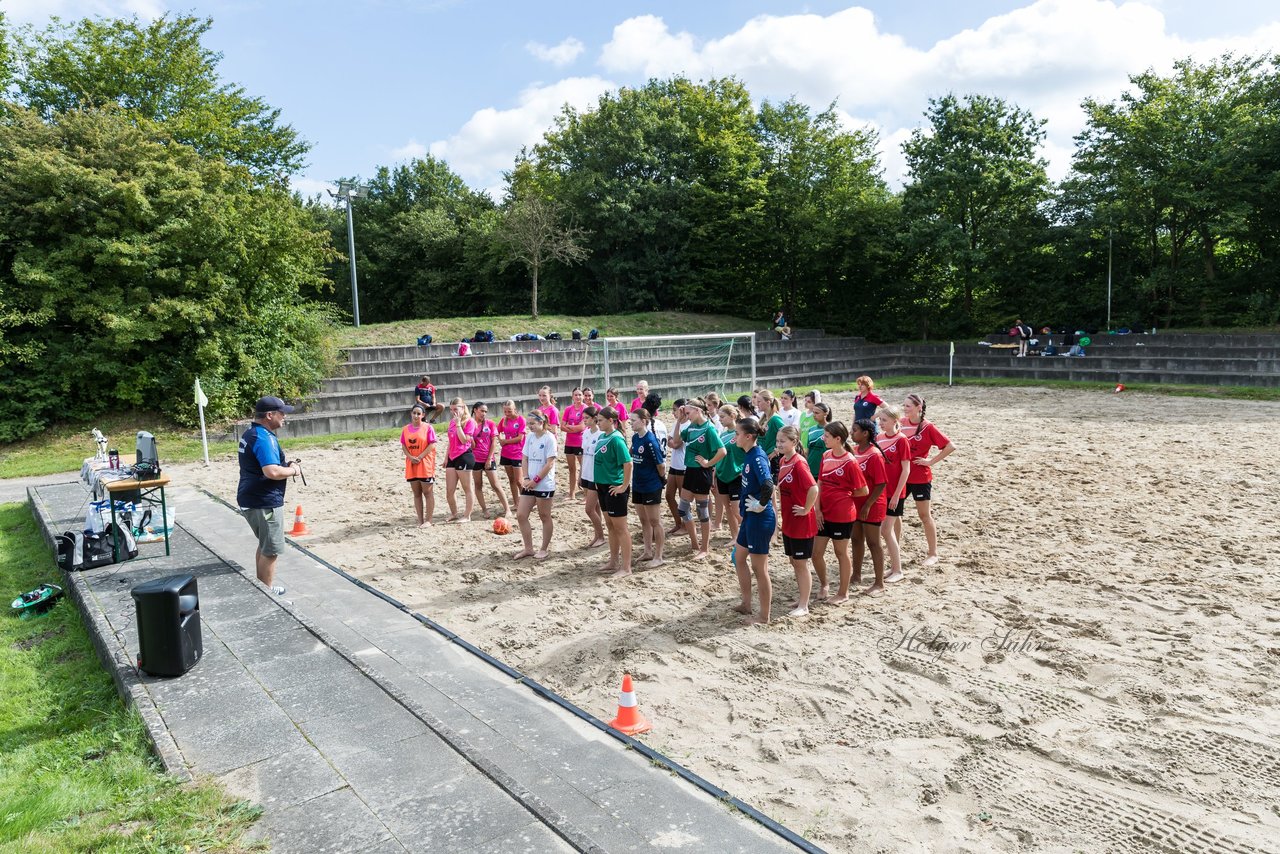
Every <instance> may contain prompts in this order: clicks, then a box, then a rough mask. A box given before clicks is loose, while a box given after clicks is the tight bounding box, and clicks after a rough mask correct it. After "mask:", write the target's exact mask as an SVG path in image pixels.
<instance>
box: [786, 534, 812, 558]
mask: <svg viewBox="0 0 1280 854" xmlns="http://www.w3.org/2000/svg"><path fill="white" fill-rule="evenodd" d="M782 553H783V554H784V555H786V556H787V557H789V558H795V559H796V560H805V559H806V558H811V557H813V537H788V536H787V535H786V534H783V535H782Z"/></svg>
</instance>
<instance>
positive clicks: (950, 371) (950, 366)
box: [947, 341, 956, 385]
mask: <svg viewBox="0 0 1280 854" xmlns="http://www.w3.org/2000/svg"><path fill="white" fill-rule="evenodd" d="M955 375H956V342H954V341H952V342H951V358H950V359H949V360H948V361H947V385H955Z"/></svg>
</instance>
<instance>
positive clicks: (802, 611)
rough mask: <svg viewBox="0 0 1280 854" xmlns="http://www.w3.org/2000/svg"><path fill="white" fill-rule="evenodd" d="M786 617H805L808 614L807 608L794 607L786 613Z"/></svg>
mask: <svg viewBox="0 0 1280 854" xmlns="http://www.w3.org/2000/svg"><path fill="white" fill-rule="evenodd" d="M787 616H788V617H807V616H809V609H808V608H796V609H795V610H793V611H791V612H789V613H788V614H787Z"/></svg>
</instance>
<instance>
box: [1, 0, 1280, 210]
mask: <svg viewBox="0 0 1280 854" xmlns="http://www.w3.org/2000/svg"><path fill="white" fill-rule="evenodd" d="M0 9H4V10H5V12H6V14H7V15H8V16H9V19H10V22H11V23H34V24H37V25H42V24H43V23H45V22H47V20H48V17H49V15H51V14H57V15H59V16H61V17H62V18H64V19H73V18H78V17H81V16H84V15H129V14H138V15H139V16H141V17H152V16H155V15H159V14H162V13H164V12H165V11H166V10H173V11H190V12H193V13H195V14H199V15H205V16H209V17H212V18H213V20H214V27H213V30H212V32H211V34H210V36H209V45H210V46H211V47H213V48H214V49H216V50H219V51H221V52H222V53H223V54H224V59H223V63H222V66H221V70H222V73H223V75H224V77H225V78H226V79H228V80H232V81H235V82H238V83H240V84H242V85H244V86H245V88H246V89H247V90H248V91H249V92H250V93H252V94H255V95H259V96H261V97H263V98H265V99H266V100H267V101H268V102H269V103H271V104H272V105H274V106H276V107H279V108H280V109H281V110H282V111H283V118H284V120H285V121H287V122H289V123H291V124H293V125H294V126H295V127H296V128H297V129H298V130H299V131H300V132H301V133H302V135H303V136H304V137H305V138H306V139H308V140H309V141H310V142H311V143H312V144H313V146H314V148H313V150H312V153H311V157H310V161H311V165H310V166H309V167H308V168H307V169H306V170H305V171H304V173H303V174H302V175H299V176H297V177H296V178H295V180H294V185H295V186H296V187H297V188H299V189H301V190H303V191H304V192H317V191H319V190H320V189H321V188H322V187H323V186H324V185H325V183H326V182H331V181H333V180H334V179H336V178H338V177H341V176H346V175H369V174H370V173H372V171H373V170H374V169H375V168H377V166H379V165H389V164H392V163H395V162H398V161H403V160H405V159H407V158H409V157H412V156H420V155H422V154H424V153H427V152H431V153H433V154H436V155H437V156H441V157H443V158H444V159H446V160H447V161H448V162H449V163H450V165H451V166H452V167H453V168H454V169H455V170H456V171H457V172H459V174H461V175H462V177H463V178H464V179H466V180H467V181H468V183H470V184H471V185H472V186H474V187H476V188H477V189H490V190H491V191H496V190H497V189H498V188H499V187H500V185H501V177H500V175H501V171H502V170H503V169H504V168H507V167H509V165H510V163H511V161H512V158H513V157H514V155H515V153H516V152H517V151H518V150H519V147H520V145H522V144H530V143H532V142H534V141H536V140H537V139H538V137H539V136H540V134H541V133H542V132H543V131H544V130H545V129H546V128H547V127H548V126H549V125H550V122H551V119H552V117H553V116H554V115H555V114H556V113H557V112H558V110H559V108H560V106H561V105H562V104H564V103H566V102H568V103H572V104H573V105H574V106H576V107H578V108H583V107H588V106H590V105H591V104H592V103H594V102H595V100H596V99H597V98H598V97H599V95H600V94H601V93H603V92H605V91H608V90H610V89H613V88H616V87H617V86H619V85H634V84H637V83H642V82H643V81H644V80H646V79H647V78H648V77H650V76H667V75H670V74H674V73H686V74H689V75H690V76H692V77H695V78H699V77H707V76H712V75H716V76H723V75H729V74H733V75H736V76H738V77H739V78H740V79H742V80H743V81H744V82H745V83H746V85H747V86H748V88H749V89H750V90H751V92H752V93H753V94H754V95H755V96H756V97H757V98H770V99H782V98H786V97H788V96H791V95H795V96H796V97H798V98H799V99H800V100H802V101H805V102H807V103H810V104H812V105H813V106H815V107H817V108H822V107H825V106H826V105H827V104H828V103H830V102H831V101H833V100H835V101H836V102H837V104H838V108H839V110H840V113H841V116H842V119H843V120H844V121H845V122H846V123H847V124H848V125H849V126H851V127H860V126H871V127H873V128H874V129H875V130H877V132H878V133H879V134H880V138H881V150H882V163H883V165H884V168H885V176H886V178H887V179H889V181H890V182H891V183H892V184H895V185H897V184H898V183H900V181H901V179H902V177H903V176H902V158H901V153H900V150H899V146H900V145H901V142H902V141H903V139H905V138H906V137H907V136H908V135H909V133H910V131H911V129H912V128H913V127H915V126H916V125H917V124H918V123H919V121H920V116H921V114H922V112H923V110H924V107H925V105H926V103H927V101H928V99H929V98H930V97H932V96H937V95H940V94H943V93H945V92H947V91H955V92H958V93H964V92H970V91H978V92H984V93H990V94H996V95H1000V96H1002V97H1005V98H1007V99H1010V100H1012V101H1015V102H1016V103H1018V104H1019V105H1020V106H1022V107H1025V108H1027V109H1030V110H1032V111H1033V112H1034V113H1035V114H1036V115H1038V116H1040V117H1042V118H1045V119H1047V120H1048V121H1049V125H1048V132H1049V139H1048V142H1047V145H1046V147H1045V150H1044V155H1045V156H1046V157H1047V158H1048V159H1049V161H1050V172H1051V174H1052V175H1053V176H1054V177H1061V175H1062V174H1064V173H1065V171H1066V169H1067V167H1068V165H1069V158H1070V152H1071V139H1072V137H1073V136H1074V134H1075V133H1077V132H1078V131H1079V129H1080V126H1081V117H1080V110H1079V102H1080V100H1081V98H1083V97H1084V96H1086V95H1092V96H1095V97H1102V98H1107V99H1110V98H1114V97H1116V96H1117V95H1118V94H1119V93H1120V92H1121V91H1122V90H1123V88H1124V86H1125V84H1126V80H1127V77H1128V75H1129V74H1132V73H1136V72H1139V71H1142V70H1144V69H1146V68H1148V67H1154V68H1156V69H1158V70H1165V69H1167V68H1169V67H1170V66H1171V64H1172V62H1173V61H1174V60H1175V59H1178V58H1181V57H1184V56H1195V57H1197V58H1199V59H1208V58H1211V57H1213V56H1217V55H1219V54H1221V53H1222V52H1223V51H1225V50H1234V51H1237V52H1252V53H1257V52H1261V51H1271V52H1277V53H1280V4H1276V3H1263V2H1241V0H1218V2H1214V3H1212V4H1205V3H1203V2H1200V3H1193V2H1187V0H1143V1H1142V2H1110V1H1109V0H1108V1H1107V2H1103V0H1039V2H1000V0H974V2H964V3H957V2H897V3H893V2H878V0H877V2H863V3H860V4H854V3H850V2H834V0H830V1H828V0H821V2H808V3H802V2H778V0H774V1H773V2H771V1H770V0H739V2H715V1H713V0H685V2H679V3H677V2H665V0H664V2H647V3H641V2H614V3H608V2H593V3H588V2H560V3H555V2H552V3H541V4H534V3H517V2H466V0H349V1H348V2H343V3H331V2H301V0H277V2H257V1H256V0H216V2H213V1H212V0H197V1H196V2H191V3H187V4H170V3H167V2H165V0H0ZM1206 9H1209V10H1211V13H1206V11H1205V10H1206Z"/></svg>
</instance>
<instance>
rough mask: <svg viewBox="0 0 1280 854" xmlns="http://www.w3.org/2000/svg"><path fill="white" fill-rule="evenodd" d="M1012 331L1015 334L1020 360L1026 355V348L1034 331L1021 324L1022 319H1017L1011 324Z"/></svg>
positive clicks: (1028, 326)
mask: <svg viewBox="0 0 1280 854" xmlns="http://www.w3.org/2000/svg"><path fill="white" fill-rule="evenodd" d="M1013 331H1014V332H1016V333H1017V338H1018V358H1019V359H1021V358H1023V357H1024V356H1026V355H1027V347H1028V346H1029V345H1030V343H1031V336H1032V335H1033V334H1034V330H1033V329H1032V328H1031V327H1030V325H1028V324H1026V323H1023V322H1022V318H1021V317H1019V318H1018V320H1017V321H1016V322H1015V323H1014V324H1013Z"/></svg>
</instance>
